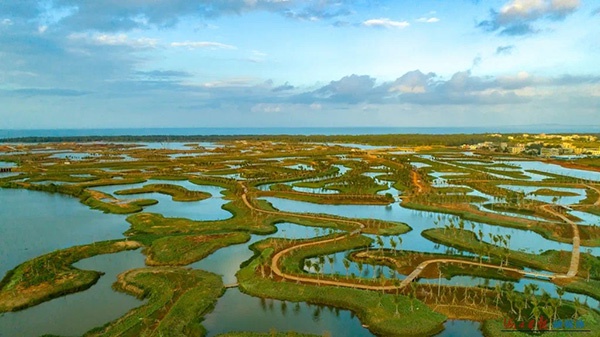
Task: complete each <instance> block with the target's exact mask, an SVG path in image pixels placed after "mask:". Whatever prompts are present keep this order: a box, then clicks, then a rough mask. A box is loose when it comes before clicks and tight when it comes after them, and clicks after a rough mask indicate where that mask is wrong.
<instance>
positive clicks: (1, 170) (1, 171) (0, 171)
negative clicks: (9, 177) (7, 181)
mask: <svg viewBox="0 0 600 337" xmlns="http://www.w3.org/2000/svg"><path fill="white" fill-rule="evenodd" d="M6 172H12V167H0V173H6Z"/></svg>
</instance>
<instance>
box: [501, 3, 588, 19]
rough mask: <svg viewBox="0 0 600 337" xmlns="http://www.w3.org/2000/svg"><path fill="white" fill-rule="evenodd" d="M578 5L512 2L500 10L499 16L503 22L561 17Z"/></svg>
mask: <svg viewBox="0 0 600 337" xmlns="http://www.w3.org/2000/svg"><path fill="white" fill-rule="evenodd" d="M579 5H580V1H579V0H512V1H510V2H508V3H507V4H506V5H504V6H503V7H502V8H501V9H500V16H501V17H504V19H505V20H512V19H513V18H525V19H533V18H539V17H541V16H544V15H556V16H561V15H565V14H567V13H570V12H572V11H574V10H576V9H577V8H578V7H579Z"/></svg>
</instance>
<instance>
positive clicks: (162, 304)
mask: <svg viewBox="0 0 600 337" xmlns="http://www.w3.org/2000/svg"><path fill="white" fill-rule="evenodd" d="M114 288H115V289H116V290H119V291H123V292H126V293H129V294H132V295H135V296H137V297H139V298H147V299H148V302H147V303H146V304H144V305H142V306H141V307H139V308H136V309H133V310H131V311H130V312H128V313H127V314H126V315H125V316H123V317H121V318H119V319H118V320H116V321H113V322H111V323H109V324H107V325H106V326H104V327H102V328H97V329H94V330H92V331H90V332H88V333H87V334H85V336H86V337H90V336H131V337H137V336H148V337H150V336H156V337H160V336H204V335H205V333H206V330H205V328H204V327H203V326H202V324H201V317H202V316H204V315H205V314H206V313H207V312H209V311H210V310H211V309H212V307H213V306H214V304H215V303H216V301H217V299H218V298H219V297H220V296H221V294H222V293H223V291H224V288H223V282H222V281H221V278H220V277H219V276H217V275H215V274H212V273H209V272H206V271H203V270H189V269H181V268H172V267H167V268H143V269H134V270H129V271H127V272H125V273H123V274H121V275H119V280H118V281H117V283H115V285H114Z"/></svg>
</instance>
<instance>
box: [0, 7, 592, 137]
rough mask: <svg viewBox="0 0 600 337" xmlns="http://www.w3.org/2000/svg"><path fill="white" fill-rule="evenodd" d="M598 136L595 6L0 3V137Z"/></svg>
mask: <svg viewBox="0 0 600 337" xmlns="http://www.w3.org/2000/svg"><path fill="white" fill-rule="evenodd" d="M534 124H535V125H539V124H557V125H595V126H597V125H600V0H595V1H591V0H588V1H585V0H581V1H580V0H501V1H495V0H490V1H475V0H452V1H449V0H446V1H443V0H420V1H404V0H390V1H386V0H356V1H353V0H304V1H299V0H219V1H209V0H93V1H92V0H89V1H88V0H80V1H76V0H44V1H38V0H0V129H53V128H124V127H125V128H144V127H352V126H356V127H370V126H374V127H376V126H389V127H441V126H451V127H471V126H518V125H534Z"/></svg>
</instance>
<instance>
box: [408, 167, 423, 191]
mask: <svg viewBox="0 0 600 337" xmlns="http://www.w3.org/2000/svg"><path fill="white" fill-rule="evenodd" d="M410 175H411V177H412V181H413V184H414V185H415V186H417V192H418V193H423V191H424V190H425V187H424V186H423V183H421V179H420V178H419V174H418V173H417V172H415V171H411V172H410Z"/></svg>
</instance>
